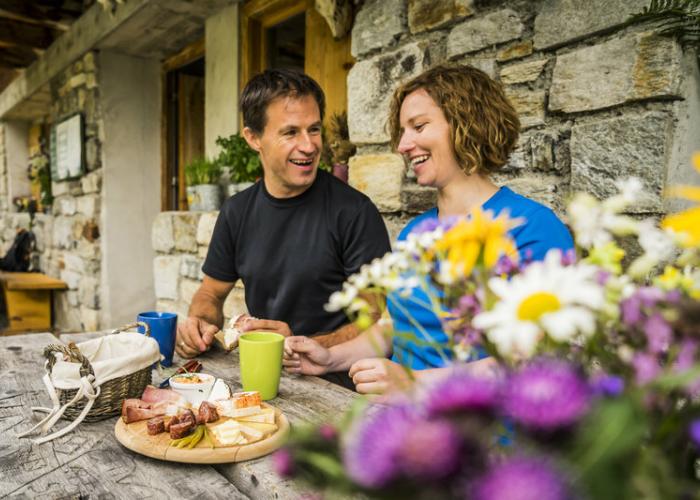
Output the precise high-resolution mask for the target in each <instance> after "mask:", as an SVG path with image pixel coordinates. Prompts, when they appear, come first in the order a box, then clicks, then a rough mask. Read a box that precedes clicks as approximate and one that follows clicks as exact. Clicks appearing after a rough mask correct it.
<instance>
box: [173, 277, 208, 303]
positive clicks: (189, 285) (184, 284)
mask: <svg viewBox="0 0 700 500" xmlns="http://www.w3.org/2000/svg"><path fill="white" fill-rule="evenodd" d="M201 284H202V283H201V282H199V281H195V280H188V279H183V280H180V296H179V299H178V300H179V301H180V302H184V303H185V304H191V303H192V298H193V297H194V294H195V293H197V290H199V286H200V285H201Z"/></svg>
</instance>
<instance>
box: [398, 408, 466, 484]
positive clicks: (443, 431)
mask: <svg viewBox="0 0 700 500" xmlns="http://www.w3.org/2000/svg"><path fill="white" fill-rule="evenodd" d="M460 449H461V438H460V436H459V434H458V433H457V431H456V430H455V429H454V428H453V427H452V426H451V425H450V424H449V423H447V422H445V421H440V420H436V421H428V420H421V421H419V422H417V423H416V424H415V425H413V426H412V427H411V428H410V429H409V431H408V433H407V434H406V435H405V436H404V441H403V445H402V446H401V450H400V452H399V456H398V461H399V463H400V465H401V470H402V471H403V473H404V475H405V476H406V477H409V478H415V479H418V480H428V481H431V480H437V479H442V478H445V477H447V476H449V475H450V474H452V473H453V472H454V471H456V470H457V468H458V467H459V456H460Z"/></svg>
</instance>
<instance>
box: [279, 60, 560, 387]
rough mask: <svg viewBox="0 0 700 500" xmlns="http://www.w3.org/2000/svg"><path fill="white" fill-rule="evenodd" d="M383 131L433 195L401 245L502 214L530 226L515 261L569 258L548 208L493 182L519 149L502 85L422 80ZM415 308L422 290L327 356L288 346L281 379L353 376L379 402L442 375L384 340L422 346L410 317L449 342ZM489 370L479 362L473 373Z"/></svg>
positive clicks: (467, 78) (417, 353)
mask: <svg viewBox="0 0 700 500" xmlns="http://www.w3.org/2000/svg"><path fill="white" fill-rule="evenodd" d="M389 127H390V132H391V145H392V147H393V148H394V149H395V150H396V151H398V152H399V153H400V154H401V155H403V157H404V158H405V159H406V162H407V163H408V165H409V166H410V168H413V170H414V172H415V175H416V180H417V182H418V184H420V185H423V186H432V187H435V188H437V190H438V201H437V207H435V208H432V209H431V210H428V211H427V212H425V213H423V214H422V215H419V216H418V217H416V218H414V219H413V220H411V221H410V222H409V223H408V225H407V226H406V227H405V228H404V230H403V231H402V232H401V234H400V235H399V238H398V239H399V240H403V239H406V236H407V235H408V234H409V233H410V232H411V231H412V230H413V229H414V228H416V226H418V225H419V224H421V223H424V221H426V220H428V219H431V218H433V219H434V218H440V219H443V218H448V217H453V216H465V215H467V214H468V213H469V212H470V211H471V210H472V209H474V208H476V207H481V208H482V209H483V210H490V211H492V212H493V214H494V215H498V214H499V213H500V212H501V211H502V210H504V209H506V210H508V212H509V214H510V216H511V217H514V218H516V217H522V218H524V219H525V220H526V222H525V224H523V225H521V226H519V227H517V228H514V229H513V230H511V232H510V234H511V236H512V238H513V239H514V241H515V243H516V246H517V248H518V252H519V254H520V257H521V259H523V258H530V259H533V260H541V259H543V258H544V256H545V254H546V253H547V251H548V250H550V249H552V248H559V249H561V250H563V251H566V250H569V249H571V248H573V241H572V238H571V235H570V234H569V232H568V230H567V229H566V227H565V226H564V224H562V222H561V221H560V220H559V219H558V218H557V217H556V215H554V213H553V212H552V211H551V210H550V209H549V208H547V207H545V206H543V205H541V204H539V203H537V202H535V201H532V200H529V199H527V198H525V197H523V196H520V195H518V194H516V193H514V192H513V191H511V190H510V189H508V188H507V187H501V188H499V187H498V186H496V185H495V184H494V183H493V182H492V181H491V179H490V178H489V175H490V174H492V173H494V172H497V171H498V170H499V169H500V168H502V167H503V165H505V164H506V162H507V160H508V156H509V155H510V153H511V152H512V150H513V149H514V148H515V145H516V142H517V139H518V131H519V128H520V122H519V120H518V117H517V114H516V112H515V110H514V109H513V106H512V105H511V104H510V102H509V101H508V99H507V98H506V96H505V94H504V92H503V89H502V87H501V85H500V84H499V83H497V82H495V81H493V80H492V79H491V78H489V76H488V75H486V74H485V73H484V72H482V71H480V70H478V69H476V68H473V67H470V66H449V65H441V66H437V67H434V68H432V69H429V70H427V71H425V72H424V73H422V74H421V75H419V76H417V77H415V78H414V79H413V80H411V81H409V82H407V83H405V84H403V85H401V86H400V87H399V88H398V89H397V90H396V91H395V93H394V96H393V100H392V103H391V110H390V116H389ZM412 299H418V300H412ZM421 299H422V300H421ZM416 302H423V303H426V302H428V301H427V300H426V295H425V292H423V291H422V290H420V289H414V290H413V297H412V298H402V297H400V296H398V295H396V296H392V297H390V300H389V301H388V309H389V313H390V314H391V318H392V322H393V328H389V325H386V324H383V323H382V322H380V323H378V324H377V325H375V326H373V327H372V328H370V329H369V330H367V331H366V332H364V333H363V334H362V335H360V336H358V337H357V338H355V339H353V340H351V341H348V342H345V343H343V344H339V345H336V346H333V347H331V348H330V349H325V348H323V347H321V346H320V345H318V343H316V342H315V341H314V340H312V339H309V338H306V337H290V338H288V339H286V343H285V358H284V366H285V369H286V370H287V371H289V372H291V373H303V374H309V375H319V374H322V373H327V372H332V371H344V370H348V369H349V374H350V376H351V377H352V378H353V382H354V383H355V388H356V389H357V391H358V392H360V393H375V394H376V393H384V392H387V391H389V390H392V389H397V388H399V389H400V388H403V387H405V386H408V385H409V384H410V383H411V382H412V379H413V378H417V379H422V378H426V377H429V376H430V375H433V374H436V373H440V372H441V371H442V370H444V368H443V367H444V366H445V361H444V353H439V352H438V351H437V350H435V349H434V348H430V347H425V346H422V345H418V343H416V342H413V341H412V340H408V339H407V338H406V336H404V335H402V336H400V337H399V336H394V338H393V341H392V342H389V341H388V340H386V336H384V335H383V332H384V331H391V330H394V331H397V332H410V333H412V334H413V336H414V338H418V339H420V338H422V337H423V336H424V334H422V333H421V332H420V331H419V330H417V329H416V328H415V326H414V325H413V323H412V322H411V321H409V315H410V316H411V317H412V318H413V319H414V320H416V321H418V322H419V323H420V325H421V330H424V331H425V332H427V333H428V334H429V335H430V337H431V338H432V339H433V340H437V341H438V342H443V343H444V342H446V340H447V337H446V335H445V333H444V332H443V331H442V326H441V324H440V321H439V319H438V318H437V317H436V316H435V314H434V313H433V312H432V311H431V310H429V309H427V308H425V307H421V306H419V305H416ZM397 303H398V305H397ZM378 348H379V349H380V350H381V351H382V352H381V353H383V354H385V355H386V356H387V357H388V356H392V359H391V360H389V359H386V358H382V357H376V356H377V355H378V354H381V353H378V352H377V349H378ZM490 364H491V362H490V360H482V361H478V362H476V363H473V364H472V367H473V368H474V369H478V368H477V367H480V366H481V367H484V366H489V365H490ZM411 370H412V371H413V373H412V374H411V373H410V371H411Z"/></svg>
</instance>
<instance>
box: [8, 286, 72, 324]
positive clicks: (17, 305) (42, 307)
mask: <svg viewBox="0 0 700 500" xmlns="http://www.w3.org/2000/svg"><path fill="white" fill-rule="evenodd" d="M0 285H1V286H2V293H3V297H4V301H5V310H6V312H7V320H8V323H9V324H8V326H7V327H6V328H5V329H4V330H0V334H2V335H10V334H14V333H23V332H30V331H43V332H48V331H50V330H51V327H52V326H53V321H52V320H53V318H52V315H51V294H52V292H53V290H65V289H67V288H68V286H67V285H66V284H65V283H64V282H63V281H61V280H58V279H55V278H51V277H49V276H46V275H45V274H42V273H4V272H0Z"/></svg>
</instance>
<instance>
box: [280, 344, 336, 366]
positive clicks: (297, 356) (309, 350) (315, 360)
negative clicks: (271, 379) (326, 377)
mask: <svg viewBox="0 0 700 500" xmlns="http://www.w3.org/2000/svg"><path fill="white" fill-rule="evenodd" d="M330 361H331V353H330V351H329V350H328V349H326V348H325V347H323V346H321V344H319V343H318V342H316V341H315V340H313V339H310V338H308V337H303V336H296V337H288V338H286V339H284V356H283V358H282V365H283V366H284V369H285V370H286V371H287V372H289V373H301V374H303V375H323V374H324V373H326V372H328V368H329V366H330Z"/></svg>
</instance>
